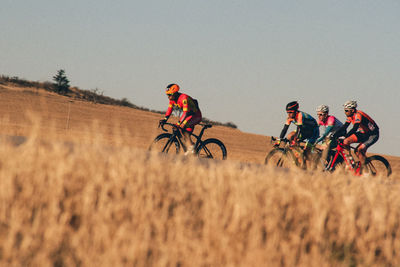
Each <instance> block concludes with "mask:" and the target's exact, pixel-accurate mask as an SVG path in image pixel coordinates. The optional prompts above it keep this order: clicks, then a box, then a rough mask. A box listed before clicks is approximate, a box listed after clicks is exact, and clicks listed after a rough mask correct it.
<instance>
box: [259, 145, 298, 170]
mask: <svg viewBox="0 0 400 267" xmlns="http://www.w3.org/2000/svg"><path fill="white" fill-rule="evenodd" d="M264 164H266V165H272V164H273V165H274V166H276V167H286V168H289V167H291V166H299V163H298V162H297V160H296V158H295V156H294V155H293V154H292V152H291V151H290V150H287V151H285V150H284V149H283V148H274V149H272V150H271V151H270V152H269V153H268V154H267V156H266V157H265V160H264Z"/></svg>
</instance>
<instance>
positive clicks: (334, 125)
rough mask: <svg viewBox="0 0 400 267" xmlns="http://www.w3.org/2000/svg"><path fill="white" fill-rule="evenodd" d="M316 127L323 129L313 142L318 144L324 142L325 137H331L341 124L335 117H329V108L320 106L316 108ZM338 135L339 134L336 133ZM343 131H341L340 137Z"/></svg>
mask: <svg viewBox="0 0 400 267" xmlns="http://www.w3.org/2000/svg"><path fill="white" fill-rule="evenodd" d="M317 116H318V125H319V126H324V127H325V132H324V133H323V134H322V135H321V136H320V137H319V138H318V140H317V141H316V142H315V143H316V144H318V143H319V142H321V141H324V140H325V139H326V137H329V136H332V135H333V134H334V133H336V131H337V130H339V129H340V127H342V125H343V123H342V122H341V121H340V120H338V119H337V118H336V117H335V116H332V115H329V107H328V106H327V105H320V106H318V107H317ZM338 134H339V133H338ZM344 134H345V131H343V130H342V135H344Z"/></svg>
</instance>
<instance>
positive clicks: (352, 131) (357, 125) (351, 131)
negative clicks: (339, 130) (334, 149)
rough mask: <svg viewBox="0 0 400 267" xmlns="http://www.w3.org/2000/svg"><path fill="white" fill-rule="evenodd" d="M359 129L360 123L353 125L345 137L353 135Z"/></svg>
mask: <svg viewBox="0 0 400 267" xmlns="http://www.w3.org/2000/svg"><path fill="white" fill-rule="evenodd" d="M359 127H360V123H354V126H353V128H352V129H351V130H350V131H349V132H348V133H347V134H346V137H349V136H350V135H352V134H355V133H356V132H357V130H358V128H359Z"/></svg>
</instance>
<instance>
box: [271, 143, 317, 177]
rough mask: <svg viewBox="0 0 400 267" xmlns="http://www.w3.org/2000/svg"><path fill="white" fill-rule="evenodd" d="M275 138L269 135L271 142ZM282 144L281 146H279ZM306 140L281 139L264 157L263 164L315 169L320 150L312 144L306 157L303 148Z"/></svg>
mask: <svg viewBox="0 0 400 267" xmlns="http://www.w3.org/2000/svg"><path fill="white" fill-rule="evenodd" d="M276 140H277V138H276V137H273V136H271V143H273V142H275V141H276ZM281 144H283V147H281ZM307 145H308V142H296V143H291V141H290V140H289V139H287V138H284V139H281V141H280V145H279V146H276V147H274V148H273V149H272V150H271V151H270V152H269V153H268V154H267V156H266V157H265V161H264V163H265V164H271V165H275V166H277V167H286V168H287V167H293V166H296V167H300V168H301V169H304V170H305V169H316V168H317V164H319V160H320V158H321V155H322V150H321V149H319V148H317V147H316V146H314V145H313V146H312V147H311V150H310V152H309V154H308V157H307V159H306V157H305V155H304V149H305V147H306V146H307Z"/></svg>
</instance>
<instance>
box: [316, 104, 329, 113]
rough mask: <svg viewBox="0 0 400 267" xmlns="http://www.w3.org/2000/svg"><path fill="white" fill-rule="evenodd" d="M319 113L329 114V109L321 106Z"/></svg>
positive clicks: (318, 108)
mask: <svg viewBox="0 0 400 267" xmlns="http://www.w3.org/2000/svg"><path fill="white" fill-rule="evenodd" d="M317 112H323V113H329V107H328V106H327V105H320V106H318V107H317Z"/></svg>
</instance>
